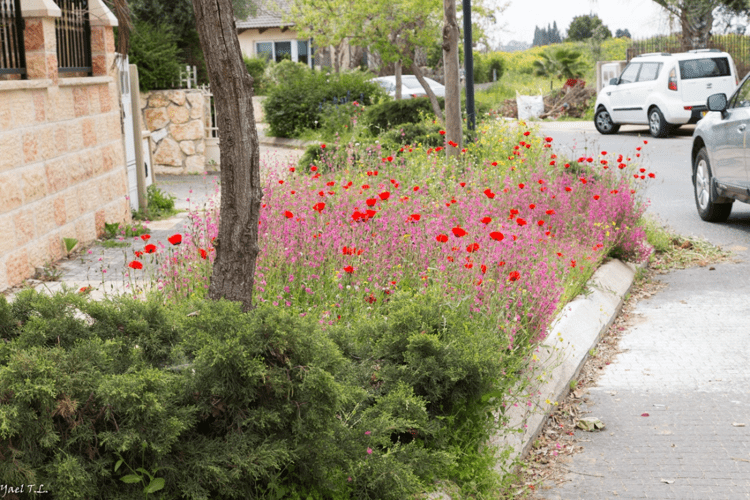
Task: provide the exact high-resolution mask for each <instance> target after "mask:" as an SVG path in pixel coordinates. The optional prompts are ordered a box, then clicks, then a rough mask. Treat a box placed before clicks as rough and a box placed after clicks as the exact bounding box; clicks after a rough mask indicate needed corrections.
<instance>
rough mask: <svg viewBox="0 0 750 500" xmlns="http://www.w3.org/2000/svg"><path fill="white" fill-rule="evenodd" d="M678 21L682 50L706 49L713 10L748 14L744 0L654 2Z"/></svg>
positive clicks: (659, 0) (673, 0)
mask: <svg viewBox="0 0 750 500" xmlns="http://www.w3.org/2000/svg"><path fill="white" fill-rule="evenodd" d="M654 2H656V3H657V4H658V5H660V6H661V7H662V8H663V9H664V10H666V11H667V12H669V13H670V14H672V15H673V16H675V17H677V18H678V19H679V20H680V26H681V28H682V35H681V41H682V49H683V50H690V49H695V48H702V47H706V45H707V44H708V38H709V36H710V34H711V28H712V26H713V21H714V10H715V9H717V8H720V7H724V8H725V9H728V10H729V11H731V12H734V13H736V14H738V15H739V14H747V13H748V12H750V4H748V2H747V1H746V0H654Z"/></svg>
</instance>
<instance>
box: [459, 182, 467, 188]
mask: <svg viewBox="0 0 750 500" xmlns="http://www.w3.org/2000/svg"><path fill="white" fill-rule="evenodd" d="M458 185H459V186H461V187H466V183H465V182H459V183H458Z"/></svg>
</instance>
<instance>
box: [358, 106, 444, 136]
mask: <svg viewBox="0 0 750 500" xmlns="http://www.w3.org/2000/svg"><path fill="white" fill-rule="evenodd" d="M438 102H439V103H440V107H441V108H445V99H443V98H442V97H438ZM426 115H427V116H432V117H433V118H434V114H433V113H432V105H431V104H430V100H429V99H428V98H426V97H417V98H413V99H401V100H398V101H396V100H393V101H384V102H381V103H380V104H376V105H375V106H371V107H370V108H368V109H367V111H366V113H365V116H366V121H367V126H368V128H369V129H370V132H371V133H372V134H373V135H378V134H379V133H381V132H383V131H386V130H390V129H391V127H393V126H396V125H401V124H403V123H417V122H420V121H422V118H423V117H424V116H426Z"/></svg>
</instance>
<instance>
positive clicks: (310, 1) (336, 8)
mask: <svg viewBox="0 0 750 500" xmlns="http://www.w3.org/2000/svg"><path fill="white" fill-rule="evenodd" d="M349 8H350V3H349V2H348V1H347V0H294V1H293V2H291V4H290V5H289V10H288V11H286V12H284V13H283V15H284V18H285V19H286V20H288V21H291V22H293V23H294V26H295V28H296V29H297V35H298V36H299V37H301V38H312V39H313V40H315V44H316V45H317V46H318V47H333V69H334V71H335V72H336V73H338V72H339V71H340V70H341V54H342V52H343V49H344V46H345V44H346V41H347V38H348V37H349V36H350V34H351V33H352V32H354V28H353V26H352V24H351V21H352V18H351V16H348V15H346V14H345V13H346V12H347V10H348V9H349Z"/></svg>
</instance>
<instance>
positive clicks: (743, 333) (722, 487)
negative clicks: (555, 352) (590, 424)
mask: <svg viewBox="0 0 750 500" xmlns="http://www.w3.org/2000/svg"><path fill="white" fill-rule="evenodd" d="M660 281H662V282H663V283H664V284H665V285H666V288H664V289H663V290H661V291H659V292H657V293H656V294H654V295H653V296H651V297H649V298H647V299H645V300H641V301H640V302H638V304H637V306H636V309H635V312H634V318H633V320H632V321H631V322H630V326H629V327H628V328H627V330H626V331H625V332H623V337H622V340H621V342H620V348H621V349H622V351H623V352H622V353H621V354H619V355H617V357H616V358H615V361H614V362H613V363H612V364H610V365H609V366H605V367H603V375H602V377H601V378H600V380H599V382H598V383H597V385H596V386H595V387H593V388H591V389H590V390H589V394H588V398H589V402H588V403H587V404H584V405H582V407H581V409H582V410H583V411H588V412H590V413H589V414H588V415H587V416H591V417H597V418H599V419H601V420H602V421H603V422H604V423H605V425H606V428H605V429H604V430H603V431H602V432H598V433H584V432H582V431H577V432H576V437H578V438H583V440H582V441H580V445H581V446H582V447H583V451H581V452H580V453H577V454H574V455H573V456H572V460H570V461H569V462H567V463H565V468H566V469H568V470H569V471H570V473H569V474H567V476H566V478H565V480H566V481H567V482H565V483H564V484H562V485H560V486H556V485H553V484H547V485H541V486H540V487H539V488H538V490H539V492H540V494H542V495H543V496H544V497H545V498H547V499H549V500H553V499H554V500H562V499H564V500H570V499H597V500H599V499H608V498H618V499H619V498H659V499H667V498H679V499H691V498H695V499H701V500H707V499H724V498H725V499H731V500H736V499H742V498H750V368H749V367H750V343H749V342H748V340H749V338H748V333H750V326H748V318H749V317H750V302H748V300H747V297H748V296H750V295H749V294H750V264H748V263H747V262H741V263H732V262H728V263H722V264H716V265H715V266H711V267H696V268H692V269H687V270H680V271H674V272H671V273H669V274H667V275H664V276H662V277H660ZM550 487H551V488H550ZM547 488H550V489H547Z"/></svg>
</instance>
